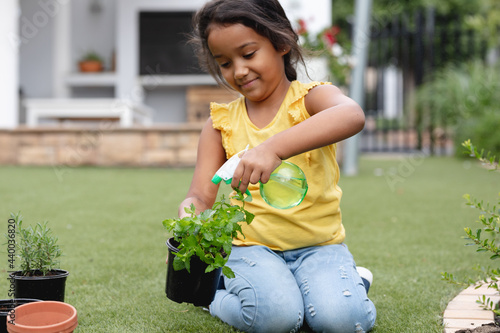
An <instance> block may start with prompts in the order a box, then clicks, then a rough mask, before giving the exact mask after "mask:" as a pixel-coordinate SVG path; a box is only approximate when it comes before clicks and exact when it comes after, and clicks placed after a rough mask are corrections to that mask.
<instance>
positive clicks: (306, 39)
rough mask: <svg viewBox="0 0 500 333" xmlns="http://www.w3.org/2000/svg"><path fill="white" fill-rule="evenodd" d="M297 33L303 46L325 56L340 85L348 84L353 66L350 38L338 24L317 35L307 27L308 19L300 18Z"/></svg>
mask: <svg viewBox="0 0 500 333" xmlns="http://www.w3.org/2000/svg"><path fill="white" fill-rule="evenodd" d="M297 23H298V28H297V34H298V35H299V38H300V41H301V44H302V47H304V48H305V49H306V50H309V51H312V53H313V54H317V55H320V56H325V57H326V58H327V59H328V67H329V70H330V73H331V74H332V76H333V77H334V78H335V79H336V80H337V81H336V82H335V83H337V84H338V85H346V84H347V83H348V81H349V75H350V72H351V69H352V67H353V64H352V59H351V58H350V56H349V48H350V42H349V38H348V37H347V36H345V34H343V33H342V30H341V29H340V28H339V27H338V26H332V27H329V28H326V29H324V30H322V31H321V32H319V33H318V34H316V35H311V33H310V32H309V30H308V29H307V24H306V21H305V20H303V19H300V20H298V22H297Z"/></svg>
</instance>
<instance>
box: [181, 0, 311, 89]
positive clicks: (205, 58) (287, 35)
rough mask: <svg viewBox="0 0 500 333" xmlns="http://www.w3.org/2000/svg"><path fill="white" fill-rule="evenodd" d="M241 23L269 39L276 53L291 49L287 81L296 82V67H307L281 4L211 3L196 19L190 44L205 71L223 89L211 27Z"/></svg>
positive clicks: (249, 0)
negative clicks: (211, 47) (210, 45)
mask: <svg viewBox="0 0 500 333" xmlns="http://www.w3.org/2000/svg"><path fill="white" fill-rule="evenodd" d="M237 23H240V24H242V25H244V26H246V27H249V28H251V29H253V30H254V31H255V32H257V33H258V34H259V35H261V36H264V37H266V38H267V39H269V41H270V42H271V44H272V45H273V46H274V48H275V49H276V50H277V51H281V50H284V49H289V50H290V51H289V52H288V53H287V54H286V55H285V56H284V57H283V58H284V62H285V74H286V77H287V78H288V80H290V81H293V80H296V79H297V70H296V65H297V63H298V62H301V63H302V64H303V63H304V58H303V56H302V49H301V47H300V45H299V43H298V39H299V37H298V36H297V33H295V31H294V30H293V28H292V25H291V23H290V21H289V20H288V18H287V16H286V14H285V11H284V10H283V7H281V5H280V3H279V2H278V0H212V1H210V2H208V3H207V4H205V5H204V6H203V7H202V8H201V9H200V10H199V11H198V12H197V13H196V15H195V16H194V17H193V28H194V31H193V35H192V38H191V43H192V44H193V45H194V46H195V50H196V53H197V55H198V60H199V63H200V66H201V67H202V69H204V70H206V71H208V72H209V73H210V74H211V75H212V76H213V77H214V78H215V79H216V80H217V82H219V83H220V84H222V85H225V86H228V85H227V83H226V82H225V80H224V78H223V76H222V74H221V72H220V68H219V66H218V64H217V62H216V61H215V60H214V59H213V57H212V54H211V53H210V50H209V48H208V42H207V39H208V34H209V33H210V25H211V24H219V25H230V24H237Z"/></svg>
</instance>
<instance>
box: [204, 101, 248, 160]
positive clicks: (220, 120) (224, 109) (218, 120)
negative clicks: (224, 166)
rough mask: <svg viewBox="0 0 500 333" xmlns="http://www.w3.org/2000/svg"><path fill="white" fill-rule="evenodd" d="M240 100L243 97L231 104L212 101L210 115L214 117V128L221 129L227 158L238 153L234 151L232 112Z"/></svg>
mask: <svg viewBox="0 0 500 333" xmlns="http://www.w3.org/2000/svg"><path fill="white" fill-rule="evenodd" d="M240 102H241V98H238V99H236V100H235V101H233V102H231V103H229V104H219V103H215V102H212V103H210V117H211V118H212V123H213V128H214V129H216V130H219V131H221V135H222V146H223V147H224V150H225V151H226V157H227V158H230V157H231V156H233V155H234V154H236V151H234V147H233V145H232V144H231V139H232V133H233V129H232V127H231V121H230V112H231V110H233V109H234V108H235V107H237V105H238V103H240Z"/></svg>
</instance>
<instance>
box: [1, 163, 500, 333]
mask: <svg viewBox="0 0 500 333" xmlns="http://www.w3.org/2000/svg"><path fill="white" fill-rule="evenodd" d="M60 171H61V170H57V169H54V168H51V167H8V166H3V167H0V179H1V182H0V202H1V206H0V218H1V216H3V220H4V221H5V222H3V223H2V224H1V225H3V226H4V229H5V230H4V231H2V230H0V233H5V232H6V231H7V220H8V218H9V213H10V212H11V211H12V212H17V211H21V213H22V215H23V216H24V218H25V223H27V224H31V223H36V222H38V221H44V220H48V221H49V226H50V227H51V228H52V229H53V231H54V233H55V234H56V235H57V236H58V237H59V243H60V245H61V247H62V249H63V251H64V257H62V259H61V268H63V269H66V270H68V271H69V272H70V276H69V277H68V281H67V285H66V288H67V289H66V299H65V301H66V302H68V303H70V304H72V305H74V306H75V307H76V308H77V310H78V316H79V326H78V329H77V332H236V330H234V329H231V328H230V327H229V326H227V325H226V324H224V323H222V322H221V321H219V320H218V319H216V318H212V317H211V316H210V315H209V314H208V313H207V312H205V311H203V310H201V309H199V308H196V307H194V306H192V305H188V304H177V303H174V302H172V301H170V300H168V299H167V298H166V297H165V292H164V289H165V275H166V265H165V258H166V255H167V249H166V246H165V241H166V239H167V237H168V235H167V233H166V232H165V231H164V230H163V227H162V224H161V221H162V220H163V219H165V218H167V217H173V216H175V215H176V212H177V205H178V204H179V202H180V201H181V200H182V198H183V197H184V195H185V193H186V191H187V188H188V186H189V183H190V180H191V174H192V169H182V170H181V169H179V170H178V169H126V168H123V169H117V168H66V169H64V170H63V171H64V172H63V173H61V172H60ZM499 185H500V177H498V176H496V175H493V174H492V173H489V172H487V171H485V170H483V169H482V168H481V167H480V166H479V165H478V164H476V163H474V162H472V163H471V162H464V161H460V160H455V159H451V158H426V159H422V158H420V157H418V156H413V157H412V156H409V157H400V158H396V159H386V160H381V159H373V158H363V159H362V160H361V163H360V174H359V175H358V176H356V177H343V178H341V182H340V186H341V187H342V189H343V191H344V196H343V198H342V212H343V219H344V224H345V227H346V229H347V240H346V243H347V245H348V246H349V249H350V251H351V252H352V253H353V255H354V257H355V259H356V262H357V264H358V265H361V266H365V267H368V268H370V269H371V270H372V272H373V273H374V276H375V279H374V283H373V285H372V288H371V289H370V294H369V296H370V298H371V299H372V300H373V301H374V303H375V305H376V307H377V312H378V314H377V323H376V327H375V330H374V332H378V333H389V332H398V333H400V332H442V325H441V315H442V312H443V310H444V309H445V307H446V304H447V303H448V302H449V301H450V300H451V299H452V298H453V297H454V295H456V294H457V293H458V292H459V290H460V288H459V287H457V286H453V285H450V284H447V283H446V282H443V281H441V275H440V273H441V272H443V271H448V272H450V273H454V274H455V275H459V276H460V275H464V273H465V272H467V271H468V270H469V268H470V267H471V266H473V265H474V264H475V263H483V264H488V263H489V262H488V259H486V258H484V257H483V256H481V255H479V254H476V253H475V251H474V248H470V247H465V246H464V244H465V242H464V240H462V239H460V238H461V236H463V235H464V233H463V228H464V227H465V226H472V227H474V226H475V222H474V221H475V220H476V217H477V212H476V211H474V210H472V209H470V208H466V207H465V205H464V200H463V199H462V195H463V194H464V193H470V194H471V195H473V196H476V197H479V198H484V199H489V200H490V201H493V200H496V198H497V193H498V189H499V188H500V186H499ZM0 255H2V256H4V257H5V259H0V260H2V261H3V262H5V263H7V254H6V253H5V250H4V249H1V251H0ZM6 267H7V265H6V264H5V265H1V266H0V278H1V279H2V280H4V281H5V280H6V279H7V272H6V271H7V269H6ZM0 298H7V283H5V284H4V283H2V284H0Z"/></svg>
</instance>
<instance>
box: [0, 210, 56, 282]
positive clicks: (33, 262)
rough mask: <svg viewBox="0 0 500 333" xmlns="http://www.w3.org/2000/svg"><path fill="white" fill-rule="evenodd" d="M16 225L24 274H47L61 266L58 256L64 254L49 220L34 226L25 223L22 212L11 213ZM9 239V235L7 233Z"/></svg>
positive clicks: (16, 239)
mask: <svg viewBox="0 0 500 333" xmlns="http://www.w3.org/2000/svg"><path fill="white" fill-rule="evenodd" d="M10 215H11V218H12V219H14V220H15V225H16V233H15V235H16V238H15V242H16V257H17V258H18V259H20V269H21V272H22V275H24V276H33V275H38V274H42V275H44V276H45V275H47V274H48V273H49V272H50V271H52V270H55V269H57V268H59V260H58V258H59V257H60V256H61V255H62V252H61V249H60V248H59V245H58V244H57V241H58V239H57V237H54V236H53V235H52V231H51V229H50V228H49V227H48V226H47V222H43V223H37V224H36V225H35V226H34V227H32V226H28V227H24V225H23V216H22V215H21V214H20V213H17V214H14V213H11V214H10ZM6 236H7V238H8V239H10V238H9V235H6Z"/></svg>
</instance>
